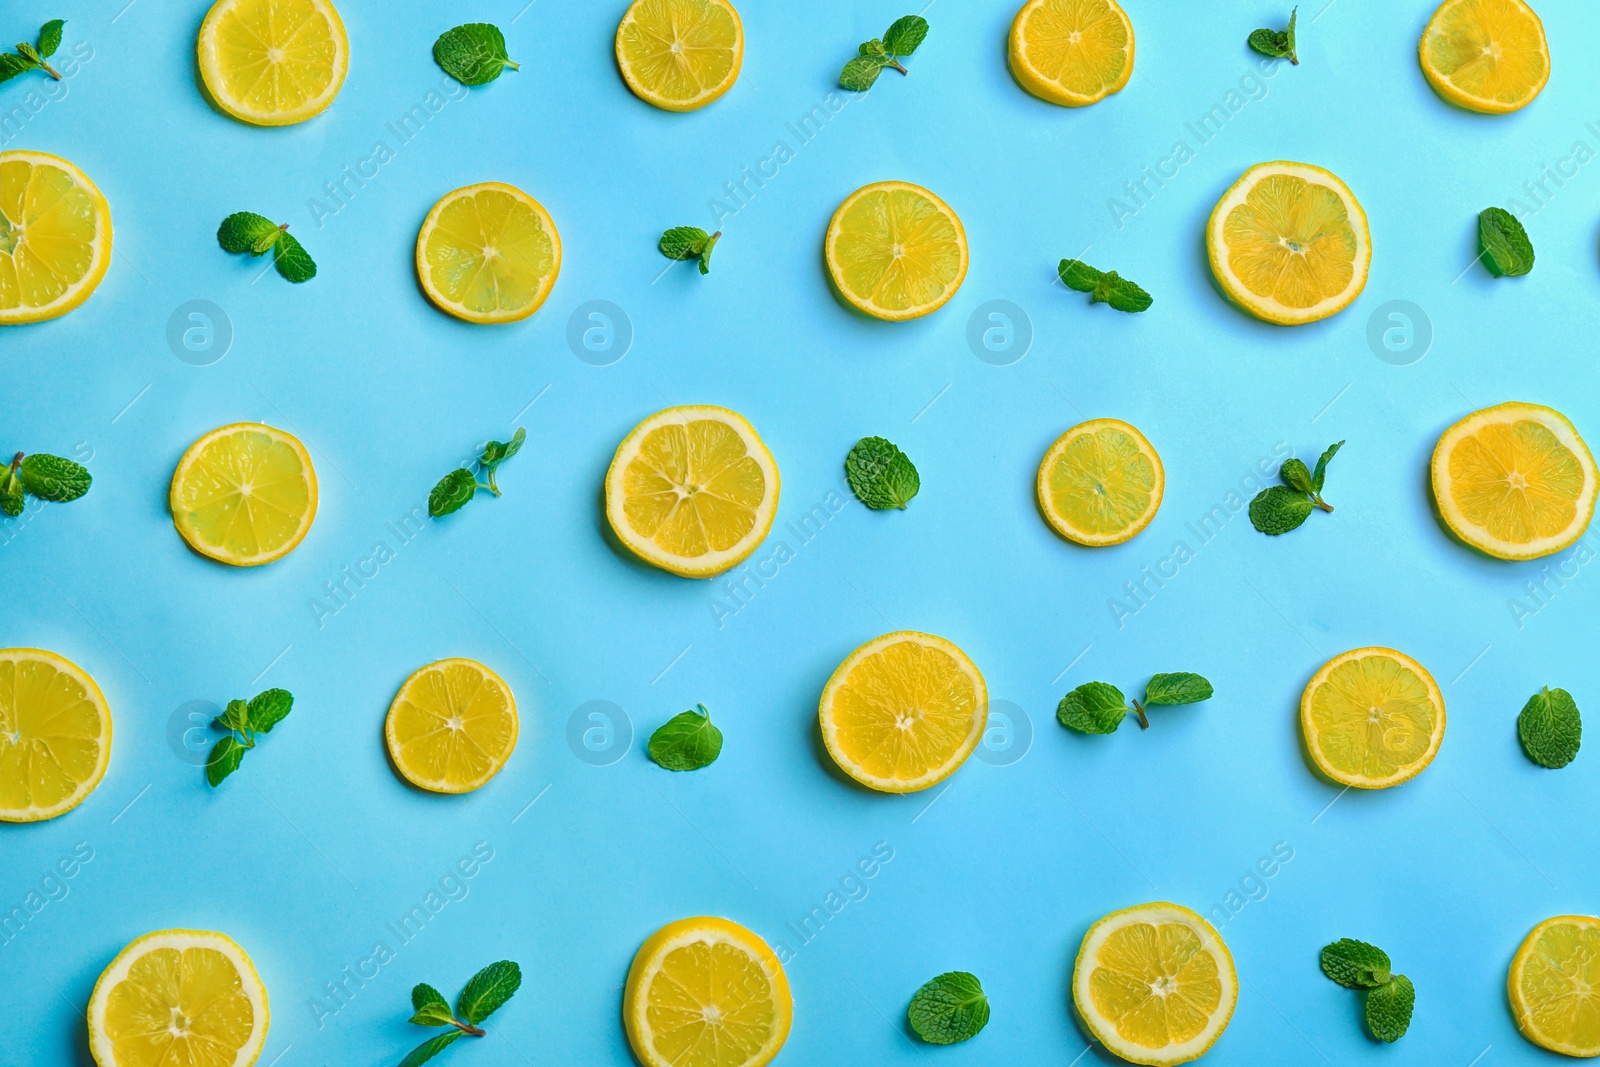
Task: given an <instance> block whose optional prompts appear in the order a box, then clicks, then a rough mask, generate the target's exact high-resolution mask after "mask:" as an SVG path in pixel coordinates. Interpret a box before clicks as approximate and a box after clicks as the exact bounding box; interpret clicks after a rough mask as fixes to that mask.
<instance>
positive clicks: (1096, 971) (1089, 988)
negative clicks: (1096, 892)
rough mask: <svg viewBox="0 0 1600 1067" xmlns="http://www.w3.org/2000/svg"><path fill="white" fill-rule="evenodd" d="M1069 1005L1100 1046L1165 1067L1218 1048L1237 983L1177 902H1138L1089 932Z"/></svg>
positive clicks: (1216, 945)
mask: <svg viewBox="0 0 1600 1067" xmlns="http://www.w3.org/2000/svg"><path fill="white" fill-rule="evenodd" d="M1072 999H1073V1002H1074V1003H1076V1004H1077V1006H1078V1014H1079V1016H1080V1017H1081V1018H1082V1019H1083V1021H1084V1023H1085V1024H1086V1025H1087V1026H1088V1028H1089V1031H1090V1033H1092V1034H1094V1036H1095V1037H1096V1038H1098V1039H1099V1040H1100V1042H1101V1043H1102V1044H1104V1045H1105V1046H1106V1048H1108V1049H1110V1050H1111V1051H1112V1052H1115V1053H1116V1054H1117V1055H1118V1056H1121V1057H1122V1058H1123V1059H1125V1060H1127V1061H1129V1062H1130V1063H1144V1064H1151V1065H1155V1067H1165V1065H1167V1064H1174V1063H1188V1062H1189V1061H1190V1060H1194V1059H1199V1058H1200V1057H1201V1056H1203V1055H1205V1053H1206V1050H1207V1049H1209V1048H1210V1047H1211V1046H1212V1045H1214V1044H1216V1041H1217V1038H1219V1037H1221V1036H1222V1031H1224V1030H1226V1029H1227V1028H1228V1020H1229V1019H1231V1018H1233V1008H1234V1005H1235V1004H1237V1003H1238V1001H1239V978H1238V975H1237V974H1236V973H1235V971H1234V969H1233V956H1232V954H1231V953H1229V952H1228V946H1227V945H1225V944H1223V943H1222V938H1221V937H1219V936H1218V935H1217V932H1216V930H1214V929H1212V926H1211V924H1210V923H1208V922H1206V921H1205V920H1204V919H1202V918H1201V917H1200V916H1198V915H1196V914H1195V913H1194V912H1192V911H1190V910H1189V909H1188V908H1185V907H1182V906H1181V905H1178V904H1166V903H1155V904H1140V905H1138V906H1137V907H1132V908H1124V909H1123V910H1122V911H1114V912H1112V913H1111V914H1110V915H1107V916H1106V917H1105V918H1103V919H1101V920H1100V921H1099V922H1097V923H1095V924H1094V925H1093V926H1091V927H1089V932H1088V933H1087V934H1085V935H1084V938H1083V947H1081V948H1080V949H1078V961H1077V963H1076V964H1074V965H1073V968H1072Z"/></svg>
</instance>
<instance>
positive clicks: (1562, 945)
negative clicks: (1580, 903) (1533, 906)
mask: <svg viewBox="0 0 1600 1067" xmlns="http://www.w3.org/2000/svg"><path fill="white" fill-rule="evenodd" d="M1506 987H1507V992H1508V993H1509V994H1510V996H1511V1014H1512V1016H1513V1017H1515V1018H1516V1020H1517V1029H1518V1030H1520V1031H1522V1036H1523V1037H1525V1038H1527V1039H1528V1040H1529V1041H1532V1042H1533V1043H1534V1044H1535V1045H1538V1046H1539V1047H1540V1048H1546V1049H1549V1050H1550V1051H1551V1052H1559V1053H1561V1054H1562V1055H1564V1056H1580V1057H1591V1056H1600V919H1597V918H1595V917H1593V916H1591V915H1558V916H1556V917H1555V918H1554V919H1546V920H1545V921H1544V922H1542V923H1540V924H1539V925H1538V926H1535V927H1534V928H1533V931H1532V932H1531V933H1529V934H1528V936H1527V937H1526V938H1525V939H1524V940H1523V942H1522V947H1521V948H1519V949H1517V954H1516V956H1515V957H1513V958H1512V960H1511V971H1510V974H1509V975H1507V977H1506Z"/></svg>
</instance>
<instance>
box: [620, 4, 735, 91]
mask: <svg viewBox="0 0 1600 1067" xmlns="http://www.w3.org/2000/svg"><path fill="white" fill-rule="evenodd" d="M743 62H744V24H743V23H742V22H740V21H739V13H738V12H737V11H735V10H734V9H733V5H732V4H730V3H728V0H634V3H633V4H632V6H630V7H629V8H628V10H627V13H626V14H624V15H623V16H622V22H621V23H620V24H619V25H618V26H617V68H618V69H619V70H621V71H622V80H623V81H625V82H627V83H628V88H629V89H631V90H633V94H634V95H635V96H637V97H638V98H639V99H640V100H643V101H645V102H646V103H648V104H654V105H655V106H656V107H659V108H663V109H665V110H667V111H694V110H695V109H697V108H702V107H705V106H706V105H707V104H709V103H711V102H712V101H713V100H715V99H717V98H718V97H720V96H721V95H722V94H723V93H726V92H727V91H728V90H729V89H732V88H733V83H734V82H736V81H738V80H739V67H740V65H741V64H742V63H743Z"/></svg>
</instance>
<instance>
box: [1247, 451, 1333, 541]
mask: <svg viewBox="0 0 1600 1067" xmlns="http://www.w3.org/2000/svg"><path fill="white" fill-rule="evenodd" d="M1343 447H1344V442H1343V441H1339V442H1337V443H1335V444H1331V445H1329V446H1328V450H1327V451H1326V452H1324V453H1322V455H1321V456H1320V457H1319V458H1318V459H1317V469H1316V470H1308V469H1307V468H1306V465H1305V463H1304V462H1303V461H1301V460H1298V459H1294V458H1290V459H1286V460H1284V461H1283V466H1281V467H1279V468H1278V477H1279V478H1282V479H1283V484H1282V485H1274V486H1271V487H1269V488H1267V489H1263V490H1261V492H1259V493H1257V494H1256V498H1255V499H1254V500H1252V501H1250V525H1252V526H1254V527H1255V528H1256V529H1258V530H1260V531H1261V532H1262V533H1264V534H1269V535H1271V536H1273V537H1276V536H1278V535H1279V534H1286V533H1288V532H1289V531H1290V530H1296V529H1299V527H1300V525H1301V523H1303V522H1305V521H1306V519H1307V518H1309V517H1310V515H1311V511H1312V509H1313V508H1321V509H1322V510H1323V511H1332V510H1333V505H1332V504H1330V503H1328V502H1327V501H1326V500H1324V499H1322V484H1323V482H1324V481H1325V480H1326V479H1327V476H1328V461H1329V460H1331V459H1333V457H1334V456H1335V455H1337V454H1338V452H1339V449H1341V448H1343Z"/></svg>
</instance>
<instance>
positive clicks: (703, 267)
mask: <svg viewBox="0 0 1600 1067" xmlns="http://www.w3.org/2000/svg"><path fill="white" fill-rule="evenodd" d="M720 240H722V231H721V230H718V231H717V232H716V233H714V234H712V235H711V236H710V237H708V238H706V244H705V247H704V248H702V249H701V250H700V273H701V274H710V273H711V250H712V249H713V248H715V247H717V242H718V241H720Z"/></svg>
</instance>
